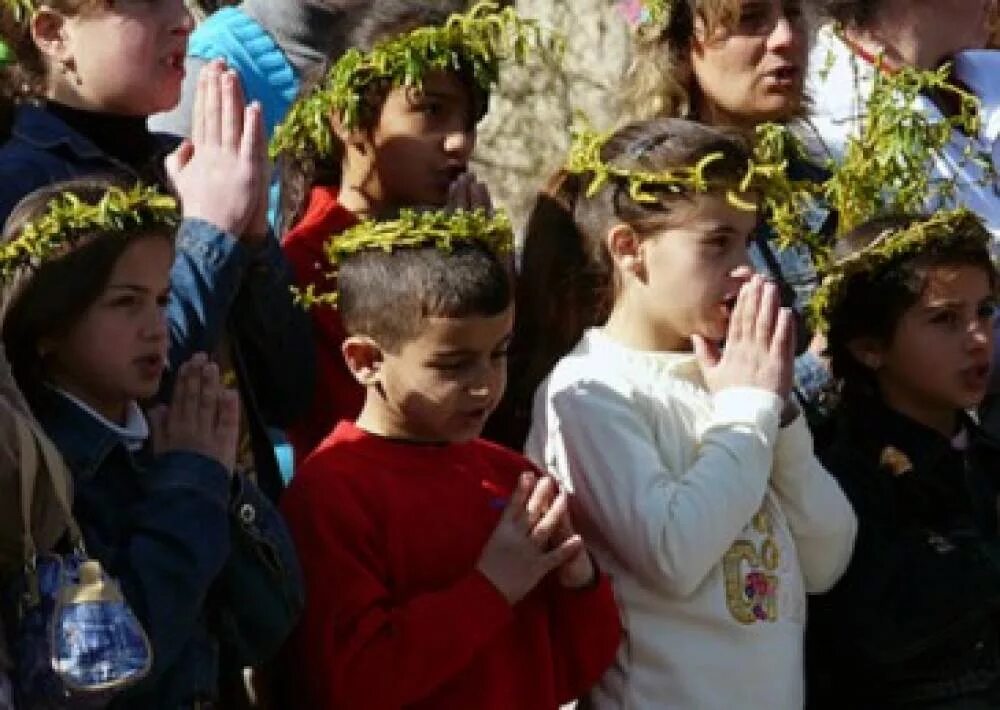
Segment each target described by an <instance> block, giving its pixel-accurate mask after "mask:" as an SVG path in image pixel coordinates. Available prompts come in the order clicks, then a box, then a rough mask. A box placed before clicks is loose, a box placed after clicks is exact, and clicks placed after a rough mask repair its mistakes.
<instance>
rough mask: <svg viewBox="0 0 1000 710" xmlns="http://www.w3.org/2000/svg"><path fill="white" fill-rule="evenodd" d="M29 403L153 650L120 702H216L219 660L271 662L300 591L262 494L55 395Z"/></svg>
mask: <svg viewBox="0 0 1000 710" xmlns="http://www.w3.org/2000/svg"><path fill="white" fill-rule="evenodd" d="M32 405H33V407H34V409H35V412H36V413H37V415H38V419H39V421H40V423H41V424H42V426H43V428H44V429H45V431H46V432H47V433H48V434H49V436H50V437H51V438H52V440H53V441H54V442H55V444H56V446H57V447H58V448H59V450H60V452H61V453H62V455H63V456H64V457H65V459H66V462H67V464H68V465H69V468H70V470H71V471H72V472H73V478H74V485H75V496H74V503H73V509H74V512H75V515H76V518H77V521H78V522H79V524H80V527H81V529H82V531H83V535H84V540H85V542H86V544H87V548H88V552H89V554H90V555H91V556H93V557H96V558H97V559H99V560H100V561H101V563H102V564H103V565H104V566H105V569H106V570H107V571H108V573H109V574H111V575H112V576H113V577H115V578H117V579H118V580H119V582H120V584H121V586H122V591H123V592H124V593H125V597H126V599H127V600H128V602H129V604H130V605H131V607H132V609H133V611H135V613H136V615H137V616H138V618H139V619H140V621H141V622H142V624H143V628H144V629H145V630H146V633H147V634H148V636H149V639H150V642H151V643H152V646H153V654H154V657H153V669H152V672H151V674H150V675H149V677H147V678H146V679H145V680H144V681H143V682H142V683H140V684H139V685H138V686H136V687H135V688H134V689H132V690H130V691H129V692H128V693H127V694H126V695H124V696H123V697H121V698H120V699H119V700H118V701H117V702H116V703H115V707H121V708H143V710H148V709H150V708H183V707H191V706H192V705H193V704H194V703H195V702H197V701H199V700H211V699H214V698H215V697H216V693H217V683H218V678H219V661H220V656H223V655H225V656H226V657H227V658H228V659H232V662H234V663H237V664H240V665H254V664H259V663H262V662H263V661H265V660H266V659H268V658H269V657H271V656H272V655H273V654H274V653H275V651H276V650H277V649H278V647H279V646H280V644H281V643H282V641H283V640H284V638H285V637H286V636H287V634H288V633H289V632H290V631H291V629H292V628H293V626H294V624H295V621H296V618H297V616H298V614H299V612H300V610H301V608H302V605H303V591H302V578H301V571H300V569H299V567H298V563H297V561H296V557H295V552H294V549H293V547H292V542H291V539H290V538H289V535H288V531H287V529H286V528H285V524H284V521H283V520H282V519H281V517H280V515H279V514H278V513H277V511H276V510H275V508H274V506H273V505H272V504H271V503H270V502H269V501H268V499H267V498H266V496H264V495H263V494H262V493H261V492H260V491H259V490H258V489H257V487H256V486H254V485H253V484H252V483H250V482H249V481H248V480H246V479H245V478H244V477H242V476H238V475H237V476H233V477H230V475H229V474H228V473H227V471H226V470H225V469H224V468H223V467H222V465H221V464H219V463H218V462H216V461H214V460H212V459H209V458H207V457H205V456H202V455H200V454H195V453H191V452H183V451H177V452H171V453H167V454H165V455H161V456H154V455H153V453H152V452H151V451H150V450H149V448H148V447H147V448H146V449H143V450H142V451H140V452H138V453H135V454H133V453H131V452H129V451H128V450H127V449H126V447H125V446H124V445H123V443H122V442H121V440H120V439H119V438H118V436H117V435H116V434H115V433H114V432H112V431H111V430H110V429H108V428H107V427H106V426H105V425H103V424H102V423H101V422H99V421H98V420H97V419H95V418H94V417H93V416H92V415H91V414H89V413H87V412H86V411H84V410H83V409H81V408H80V407H79V406H78V405H76V404H75V403H74V402H72V401H70V400H69V399H67V398H65V397H63V396H62V395H60V394H58V393H55V392H44V393H42V394H41V395H39V397H38V398H36V401H34V402H32Z"/></svg>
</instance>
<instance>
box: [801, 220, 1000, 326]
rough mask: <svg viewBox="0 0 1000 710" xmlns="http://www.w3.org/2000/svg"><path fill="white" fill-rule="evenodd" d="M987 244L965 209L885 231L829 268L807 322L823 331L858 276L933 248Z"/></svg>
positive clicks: (986, 235) (984, 234) (987, 239)
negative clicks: (965, 243)
mask: <svg viewBox="0 0 1000 710" xmlns="http://www.w3.org/2000/svg"><path fill="white" fill-rule="evenodd" d="M990 241H991V236H990V233H989V231H987V230H986V228H985V227H984V226H983V224H982V222H981V221H980V220H979V218H978V217H977V216H976V215H975V214H973V213H972V212H970V211H969V210H968V209H967V208H965V207H959V208H956V209H952V210H938V211H937V212H935V213H934V214H932V215H931V216H930V217H928V218H927V219H924V220H919V221H917V222H915V223H914V224H913V225H912V226H910V227H909V228H907V229H902V230H891V229H890V230H886V231H884V232H883V233H882V234H880V235H879V236H878V237H876V238H875V239H874V240H873V241H872V242H871V243H870V244H869V245H868V246H866V247H865V248H864V249H861V250H858V251H856V252H854V253H852V254H848V255H847V256H845V257H842V258H840V259H838V260H836V261H832V262H831V263H830V264H829V265H828V267H827V268H826V270H825V272H824V274H823V278H822V281H821V282H820V285H819V287H818V288H817V289H816V292H815V294H814V295H813V298H812V300H811V302H810V304H809V318H810V321H811V323H812V325H813V327H814V328H815V329H816V330H818V331H820V332H825V331H826V330H827V329H828V328H829V324H830V316H831V314H832V313H833V310H834V308H835V307H836V305H837V304H838V303H839V302H840V299H841V298H843V296H844V293H846V291H847V289H848V288H849V287H850V284H851V282H852V281H853V280H854V279H855V278H856V277H858V276H859V275H862V274H875V273H877V272H880V271H882V270H884V269H887V268H891V267H892V265H893V264H897V263H899V262H900V261H901V260H903V259H906V258H908V257H911V256H913V255H915V254H918V253H920V252H921V251H924V250H926V249H928V248H930V247H932V246H935V245H940V246H944V245H949V244H958V243H961V242H968V243H969V244H972V245H975V246H977V247H983V248H985V247H988V246H989V244H990Z"/></svg>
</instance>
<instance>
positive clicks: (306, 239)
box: [282, 188, 365, 463]
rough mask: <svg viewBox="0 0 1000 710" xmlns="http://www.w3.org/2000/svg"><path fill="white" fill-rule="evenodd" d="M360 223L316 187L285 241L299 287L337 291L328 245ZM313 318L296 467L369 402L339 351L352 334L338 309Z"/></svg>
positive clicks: (294, 432) (317, 309) (295, 437)
mask: <svg viewBox="0 0 1000 710" xmlns="http://www.w3.org/2000/svg"><path fill="white" fill-rule="evenodd" d="M356 222H357V220H356V218H355V217H354V215H352V214H351V213H350V212H348V211H347V210H345V209H344V208H343V207H340V206H339V205H338V204H337V201H336V193H335V192H333V191H331V190H329V189H324V188H315V189H314V190H313V191H312V192H311V193H310V198H309V206H308V207H307V209H306V213H305V214H304V215H303V217H302V221H301V222H299V223H298V224H297V225H295V227H294V228H293V229H291V230H290V231H289V232H288V234H287V235H286V236H285V238H284V240H283V241H282V248H283V249H284V252H285V256H286V257H287V259H288V261H289V263H290V264H291V265H292V269H293V272H294V274H295V283H296V285H297V286H298V287H299V288H306V287H308V286H312V287H313V288H314V289H315V291H316V293H317V294H328V293H334V292H335V291H336V290H337V283H336V281H335V280H333V279H330V278H329V277H328V274H329V272H330V269H331V267H330V266H329V263H328V261H327V258H326V254H325V253H324V251H323V244H324V243H325V242H326V241H327V240H328V239H329V238H330V236H332V235H333V234H337V233H339V232H342V231H344V230H345V229H347V228H348V227H351V226H353V225H354V224H355V223H356ZM311 315H312V326H313V335H314V337H315V341H316V392H315V394H314V396H313V401H312V404H311V405H310V407H309V409H308V410H307V411H306V412H305V414H304V415H303V416H302V417H301V418H300V419H299V420H298V421H296V422H295V423H293V425H292V426H291V427H289V429H288V438H289V440H290V441H291V442H292V448H293V449H294V451H295V460H296V463H301V462H302V461H303V460H304V459H305V458H306V457H307V456H308V455H309V454H310V453H312V452H313V450H315V449H316V447H317V446H319V444H320V442H321V441H323V439H324V438H326V436H327V435H328V434H329V433H330V432H331V431H333V428H334V427H335V426H336V425H337V422H339V421H341V420H347V421H354V420H355V419H357V417H358V414H360V413H361V407H362V405H364V401H365V390H364V388H363V387H362V386H361V385H359V384H358V382H357V380H355V379H354V376H353V375H352V374H351V371H350V370H349V369H347V364H346V363H345V362H344V358H343V355H342V354H341V352H340V347H341V345H342V344H343V342H344V339H345V338H346V337H347V333H346V331H345V330H344V325H343V323H342V322H341V320H340V315H339V314H338V313H337V310H336V309H335V308H333V307H331V306H326V305H320V306H314V307H313V308H312V310H311Z"/></svg>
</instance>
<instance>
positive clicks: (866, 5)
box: [823, 0, 882, 27]
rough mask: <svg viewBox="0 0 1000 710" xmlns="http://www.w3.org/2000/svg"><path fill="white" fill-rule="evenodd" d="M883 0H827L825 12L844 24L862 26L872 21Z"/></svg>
mask: <svg viewBox="0 0 1000 710" xmlns="http://www.w3.org/2000/svg"><path fill="white" fill-rule="evenodd" d="M881 6H882V0H827V2H826V5H825V7H824V8H823V12H824V13H825V14H826V16H827V17H829V18H831V19H833V20H836V21H837V22H840V23H842V24H844V25H852V26H854V27H862V26H864V25H866V24H867V23H869V22H871V20H872V18H874V17H875V14H876V13H877V12H878V11H879V9H880V8H881Z"/></svg>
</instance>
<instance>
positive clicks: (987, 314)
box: [864, 266, 994, 426]
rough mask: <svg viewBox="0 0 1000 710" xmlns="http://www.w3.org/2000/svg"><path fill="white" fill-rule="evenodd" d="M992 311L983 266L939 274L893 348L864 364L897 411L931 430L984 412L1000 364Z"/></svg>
mask: <svg viewBox="0 0 1000 710" xmlns="http://www.w3.org/2000/svg"><path fill="white" fill-rule="evenodd" d="M993 303H994V297H993V293H992V291H991V289H990V281H989V278H988V276H987V274H986V273H985V272H984V271H983V269H982V268H981V267H978V266H939V267H935V268H933V269H931V270H930V271H929V273H928V274H927V279H926V287H925V288H924V292H923V293H922V294H921V296H920V299H919V300H918V301H917V303H915V304H914V305H913V306H911V307H910V308H908V309H907V310H906V311H905V312H904V313H903V316H902V318H901V319H900V321H899V325H898V326H897V328H896V332H895V333H894V334H893V336H892V340H891V341H890V342H889V343H888V345H883V346H879V345H875V346H873V348H872V352H870V353H867V354H866V356H865V357H864V359H867V360H868V361H869V362H868V364H870V365H874V369H875V374H876V378H877V380H878V383H879V388H880V390H881V392H882V396H883V397H884V399H885V401H886V402H887V403H888V404H889V405H890V406H892V407H893V408H895V409H897V410H899V411H901V412H903V413H904V414H907V415H909V416H911V417H913V418H914V419H916V420H917V421H920V422H923V423H925V424H927V425H929V426H935V425H936V424H938V423H939V422H945V423H947V422H950V421H953V420H954V415H955V412H956V410H959V409H970V408H973V407H976V406H978V405H979V403H980V402H981V401H982V399H983V397H984V396H985V394H986V387H987V383H988V381H989V371H990V364H991V362H992V359H993Z"/></svg>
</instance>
